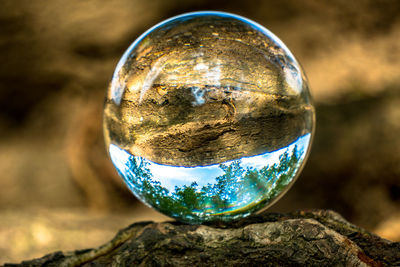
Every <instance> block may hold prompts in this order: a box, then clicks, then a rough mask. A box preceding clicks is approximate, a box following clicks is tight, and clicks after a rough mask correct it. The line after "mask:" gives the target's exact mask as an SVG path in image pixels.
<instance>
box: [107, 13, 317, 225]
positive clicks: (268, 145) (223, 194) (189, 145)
mask: <svg viewBox="0 0 400 267" xmlns="http://www.w3.org/2000/svg"><path fill="white" fill-rule="evenodd" d="M314 118H315V115H314V107H313V105H312V103H311V100H310V93H309V89H308V85H307V80H306V78H305V75H304V73H303V71H302V69H301V67H300V65H299V64H298V63H297V61H296V59H295V58H294V56H293V55H292V54H291V52H290V51H289V50H288V48H287V47H286V46H285V45H284V44H283V43H282V41H280V40H279V39H278V38H277V37H276V36H275V35H274V34H272V33H271V32H270V31H268V30H267V29H265V28H264V27H262V26H261V25H259V24H257V23H255V22H253V21H251V20H248V19H246V18H243V17H240V16H237V15H233V14H228V13H221V12H195V13H188V14H183V15H180V16H177V17H173V18H171V19H168V20H166V21H164V22H161V23H160V24H158V25H156V26H154V27H153V28H151V29H149V30H148V31H147V32H145V33H144V34H143V35H142V36H140V37H139V38H138V39H137V40H136V41H135V42H133V43H132V45H131V46H130V47H129V48H128V50H127V51H126V52H125V54H124V55H123V56H122V58H121V60H120V61H119V63H118V65H117V67H116V70H115V73H114V76H113V78H112V81H111V84H110V87H109V89H108V92H107V96H106V100H105V107H104V134H105V142H106V145H107V149H108V151H109V154H110V157H111V160H112V162H113V164H114V166H115V167H116V169H117V171H118V173H119V174H120V175H121V177H122V178H123V179H124V181H125V182H126V184H127V185H128V187H129V189H130V190H131V191H132V192H133V193H134V194H135V196H136V197H137V198H138V199H140V200H141V201H143V202H144V203H145V204H147V205H149V206H151V207H153V208H155V209H156V210H158V211H160V212H162V213H164V214H166V215H168V216H170V217H173V218H176V219H177V220H181V221H184V222H189V223H201V222H205V221H214V220H222V221H227V220H232V219H238V218H241V217H244V216H247V215H249V214H251V213H253V212H256V211H259V210H261V209H263V208H266V207H268V206H270V205H272V203H273V202H275V201H276V200H277V199H278V198H279V197H280V196H282V195H283V194H284V193H285V192H286V191H287V190H288V188H289V187H290V186H291V185H292V183H293V181H294V180H295V178H296V177H297V176H298V174H299V172H300V170H301V168H302V166H303V164H304V161H305V159H306V158H307V154H308V152H309V149H310V144H311V139H312V135H313V129H314V121H315V119H314Z"/></svg>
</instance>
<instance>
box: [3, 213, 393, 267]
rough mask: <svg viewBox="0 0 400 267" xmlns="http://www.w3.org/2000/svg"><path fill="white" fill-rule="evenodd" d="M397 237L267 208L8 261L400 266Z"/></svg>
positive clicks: (327, 217) (137, 228)
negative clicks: (234, 219) (235, 217)
mask: <svg viewBox="0 0 400 267" xmlns="http://www.w3.org/2000/svg"><path fill="white" fill-rule="evenodd" d="M399 251H400V243H396V242H390V241H388V240H385V239H382V238H380V237H378V236H375V235H373V234H371V233H369V232H367V231H365V230H364V229H361V228H359V227H357V226H355V225H352V224H350V223H349V222H347V221H346V220H344V219H343V218H342V217H341V216H340V215H339V214H337V213H335V212H332V211H327V210H315V211H299V212H292V213H288V214H280V213H263V214H260V215H258V216H254V217H249V218H246V219H244V220H241V221H239V222H236V223H230V224H218V225H186V224H181V223H177V222H175V223H170V222H164V223H151V222H141V223H135V224H133V225H131V226H129V227H127V228H126V229H122V230H121V231H120V232H119V233H118V234H117V235H116V236H115V237H114V238H113V239H112V240H111V241H110V242H107V243H106V244H104V245H103V246H100V247H98V248H94V249H87V250H80V251H74V252H69V253H63V252H55V253H52V254H48V255H46V256H44V257H42V258H40V259H35V260H30V261H24V262H22V263H21V264H20V265H6V266H114V265H116V266H246V265H250V266H254V265H256V266H277V265H278V266H399V264H400V256H399V255H400V254H399Z"/></svg>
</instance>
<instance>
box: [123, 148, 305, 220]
mask: <svg viewBox="0 0 400 267" xmlns="http://www.w3.org/2000/svg"><path fill="white" fill-rule="evenodd" d="M303 153H304V151H298V149H297V146H295V147H294V149H293V150H292V151H291V154H289V153H288V151H286V152H285V153H283V154H282V155H281V156H280V157H279V160H280V162H279V164H273V165H272V166H269V165H267V166H265V167H263V168H261V169H259V170H257V169H254V168H246V169H245V168H243V167H242V166H241V161H240V160H235V161H233V162H232V163H230V164H220V165H219V167H220V168H221V169H222V170H223V171H224V174H223V175H221V176H218V177H216V179H215V180H216V183H215V184H207V185H206V186H203V187H201V188H199V186H198V184H197V183H195V182H194V183H192V184H191V185H189V186H187V185H184V186H183V187H178V186H176V187H175V190H174V192H170V191H169V190H168V189H166V188H165V187H163V186H162V185H161V183H160V182H159V181H155V180H153V179H152V178H153V176H152V174H151V172H150V170H149V169H148V167H147V166H148V164H149V163H148V162H146V160H144V159H142V158H135V157H130V160H129V164H128V166H127V170H129V172H127V173H125V178H126V179H128V180H129V182H130V183H131V185H132V186H131V187H132V189H133V190H134V192H135V193H136V194H137V195H138V196H139V197H141V198H142V199H145V201H146V202H147V203H148V204H149V205H151V206H153V207H155V208H157V209H158V210H159V211H161V212H163V213H165V214H168V215H170V216H171V217H177V218H183V219H184V220H188V221H196V220H199V221H200V219H201V218H202V219H203V220H205V219H206V217H209V218H212V217H213V216H214V218H216V217H218V215H219V214H222V213H227V212H228V213H229V207H230V206H233V207H234V209H240V208H241V207H242V206H246V205H248V204H250V203H255V204H260V203H261V204H262V203H269V202H270V201H272V200H273V199H274V198H275V197H276V196H277V195H279V193H280V192H282V191H283V190H284V188H285V187H286V186H287V185H288V184H289V183H290V182H291V181H292V179H293V178H294V175H295V173H296V171H297V169H298V167H299V165H300V159H301V155H302V154H303ZM250 206H251V205H250ZM232 213H234V210H233V212H232ZM215 216H216V217H215Z"/></svg>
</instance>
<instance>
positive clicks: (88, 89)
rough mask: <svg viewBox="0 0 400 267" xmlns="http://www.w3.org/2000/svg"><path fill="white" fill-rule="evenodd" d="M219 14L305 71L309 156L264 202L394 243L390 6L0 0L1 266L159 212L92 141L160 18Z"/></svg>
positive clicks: (398, 165) (398, 99) (398, 78)
mask: <svg viewBox="0 0 400 267" xmlns="http://www.w3.org/2000/svg"><path fill="white" fill-rule="evenodd" d="M196 10H220V11H228V12H232V13H237V14H239V15H243V16H246V17H248V18H251V19H253V20H255V21H257V22H259V23H261V24H263V25H264V26H266V27H267V28H269V29H270V30H271V31H272V32H274V33H275V34H276V35H277V36H279V37H280V38H281V39H282V40H283V41H284V42H285V43H286V44H287V46H288V47H289V48H290V49H291V50H292V52H293V53H294V54H295V55H296V57H297V58H298V59H299V61H300V62H301V63H302V65H303V67H304V68H305V70H306V73H307V75H308V78H309V81H310V86H311V90H312V94H313V96H314V100H315V103H316V107H317V120H318V123H317V129H316V136H315V139H314V146H313V149H312V151H311V156H310V159H309V161H308V163H307V165H306V167H305V169H304V171H303V173H302V174H301V176H300V178H299V180H298V181H297V182H296V184H295V185H294V187H293V188H292V189H291V191H289V193H288V194H287V195H286V196H285V197H284V198H282V199H281V200H280V201H279V203H277V204H276V205H275V206H274V207H273V208H272V209H271V210H273V211H290V210H295V209H303V208H328V209H334V210H336V211H338V212H340V213H341V214H343V215H344V216H345V217H346V218H347V219H348V220H350V221H351V222H353V223H355V224H358V225H360V226H362V227H365V228H366V229H368V230H370V231H374V232H375V233H377V234H379V235H382V236H383V237H385V238H388V239H392V240H397V241H399V240H400V2H399V1H396V0H393V1H389V0H386V1H374V0H364V1H363V0H357V1H348V0H335V1H319V0H310V1H296V0H283V1H273V0H271V1H225V0H224V1H215V0H214V1H211V0H192V1H183V0H182V1H181V0H172V1H162V0H154V1H144V0H143V1H142V0H117V1H100V0H86V1H81V0H73V1H58V0H57V1H45V0H36V1H31V0H26V1H22V0H18V1H16V0H0V60H1V61H0V62H1V65H0V264H1V263H3V262H6V261H14V262H15V261H21V260H22V259H27V258H31V257H38V256H41V255H42V254H44V253H49V252H52V251H54V250H72V249H78V248H86V247H92V246H98V245H100V244H102V243H103V242H105V241H107V240H108V239H110V238H111V237H112V236H113V235H114V232H115V231H116V230H118V229H120V228H122V227H125V226H127V225H129V224H130V223H132V222H134V221H137V220H164V219H165V217H163V216H162V215H160V214H158V213H156V212H155V211H152V210H150V209H148V208H146V207H144V206H143V205H141V204H139V203H138V201H137V200H135V198H134V197H133V196H132V195H131V194H130V192H128V190H127V189H126V187H125V185H123V184H122V182H121V180H120V179H119V178H118V177H117V174H116V171H115V170H114V169H113V167H112V166H111V162H110V160H109V159H108V158H107V155H106V152H105V148H104V145H103V140H102V129H101V116H102V106H103V97H104V94H105V90H106V88H107V86H108V82H109V81H110V78H111V75H112V73H113V70H114V68H115V66H116V64H117V62H118V59H119V57H120V56H121V55H122V53H123V52H124V50H125V49H126V48H127V47H128V46H129V44H130V43H131V42H133V41H134V40H135V39H136V37H138V36H139V35H140V34H141V33H142V32H143V31H145V30H146V29H147V28H149V27H150V26H152V25H154V24H155V23H157V22H159V21H161V20H164V19H166V18H168V17H170V16H173V15H177V14H180V13H183V12H188V11H196Z"/></svg>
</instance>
